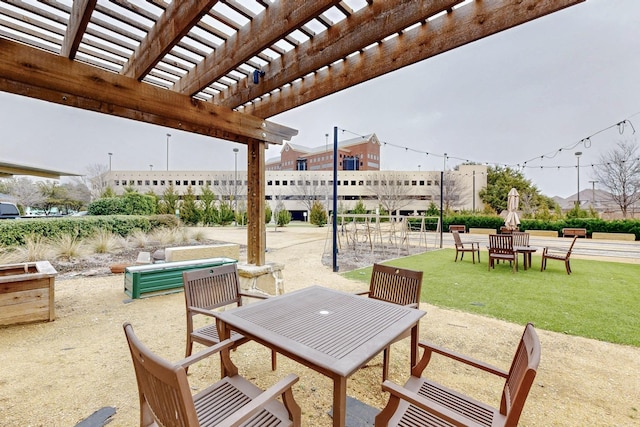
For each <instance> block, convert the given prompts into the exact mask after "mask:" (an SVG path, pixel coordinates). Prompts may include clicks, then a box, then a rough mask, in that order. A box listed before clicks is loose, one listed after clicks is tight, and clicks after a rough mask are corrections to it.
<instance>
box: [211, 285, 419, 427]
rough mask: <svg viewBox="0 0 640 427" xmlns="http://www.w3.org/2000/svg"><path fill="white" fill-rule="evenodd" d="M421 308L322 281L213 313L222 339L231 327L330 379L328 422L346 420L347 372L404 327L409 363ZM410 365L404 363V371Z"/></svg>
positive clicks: (340, 423)
mask: <svg viewBox="0 0 640 427" xmlns="http://www.w3.org/2000/svg"><path fill="white" fill-rule="evenodd" d="M425 314H426V313H425V312H424V311H421V310H417V309H415V308H408V307H403V306H399V305H395V304H390V303H387V302H384V301H379V300H374V299H371V298H365V297H362V296H358V295H354V294H349V293H345V292H341V291H337V290H333V289H328V288H324V287H321V286H311V287H308V288H304V289H301V290H298V291H295V292H291V293H287V294H284V295H280V296H277V297H273V298H269V299H266V300H262V301H259V302H255V303H251V304H248V305H243V306H241V307H238V308H234V309H231V310H227V311H223V312H221V313H218V321H219V329H220V330H221V333H222V335H223V337H222V338H223V339H224V338H225V337H228V336H229V335H230V333H231V331H232V330H234V331H237V332H239V333H241V334H242V335H244V336H246V337H248V338H250V339H252V340H255V341H257V342H259V343H261V344H262V345H264V346H266V347H268V348H271V349H274V350H276V351H277V352H278V353H280V354H282V355H284V356H286V357H289V358H291V359H293V360H295V361H297V362H299V363H301V364H303V365H305V366H307V367H308V368H310V369H313V370H314V371H316V372H319V373H320V374H322V375H325V376H327V377H329V378H331V379H332V380H333V425H334V426H340V427H343V426H344V425H345V421H346V405H347V403H346V401H347V378H348V377H349V376H351V375H352V374H353V373H354V372H356V371H357V370H358V369H359V368H360V367H362V366H363V365H365V364H366V363H367V362H369V360H371V359H372V358H374V357H375V356H376V355H377V354H379V353H380V352H381V351H382V350H383V349H384V348H386V347H387V346H388V345H390V344H391V343H392V342H394V341H395V340H396V339H397V338H398V337H400V336H401V335H402V334H403V333H405V332H406V331H409V330H410V331H411V366H413V365H415V363H416V360H417V352H418V347H417V341H418V324H419V321H420V319H421V318H422V316H424V315H425ZM409 369H410V367H408V369H407V370H408V371H409Z"/></svg>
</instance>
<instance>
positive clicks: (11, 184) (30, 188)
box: [0, 178, 45, 208]
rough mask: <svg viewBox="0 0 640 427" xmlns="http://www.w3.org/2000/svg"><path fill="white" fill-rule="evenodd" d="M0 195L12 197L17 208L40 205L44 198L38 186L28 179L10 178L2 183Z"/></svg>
mask: <svg viewBox="0 0 640 427" xmlns="http://www.w3.org/2000/svg"><path fill="white" fill-rule="evenodd" d="M0 193H7V194H10V195H11V196H13V198H14V199H15V202H16V204H17V205H18V206H19V207H25V208H26V207H32V206H36V205H38V204H41V203H43V202H44V200H45V196H44V195H43V194H42V192H41V191H40V188H39V187H38V185H37V184H36V183H35V182H33V181H32V180H30V179H29V178H12V179H9V180H7V181H5V182H4V183H3V187H2V188H1V189H0Z"/></svg>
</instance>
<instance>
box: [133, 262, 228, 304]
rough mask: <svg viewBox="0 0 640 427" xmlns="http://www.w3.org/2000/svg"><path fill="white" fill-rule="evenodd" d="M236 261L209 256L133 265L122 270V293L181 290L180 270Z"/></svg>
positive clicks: (148, 293) (152, 292) (140, 293)
mask: <svg viewBox="0 0 640 427" xmlns="http://www.w3.org/2000/svg"><path fill="white" fill-rule="evenodd" d="M234 262H237V261H236V260H235V259H231V258H209V259H198V260H192V261H178V262H163V263H159V264H149V265H133V266H130V267H127V268H126V269H125V271H124V293H125V294H127V295H128V296H129V297H131V298H142V295H143V294H147V295H145V296H152V295H159V294H166V293H171V292H179V291H181V290H182V272H183V271H187V270H195V269H197V268H207V267H216V266H219V265H223V264H231V263H234Z"/></svg>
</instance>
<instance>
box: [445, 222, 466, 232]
mask: <svg viewBox="0 0 640 427" xmlns="http://www.w3.org/2000/svg"><path fill="white" fill-rule="evenodd" d="M454 231H457V232H458V233H466V232H467V226H465V225H454V224H451V225H450V226H449V233H453V232H454Z"/></svg>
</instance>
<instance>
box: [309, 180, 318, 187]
mask: <svg viewBox="0 0 640 427" xmlns="http://www.w3.org/2000/svg"><path fill="white" fill-rule="evenodd" d="M307 182H309V181H307ZM307 185H308V184H307ZM313 186H314V187H317V186H318V180H317V179H314V180H313Z"/></svg>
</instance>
